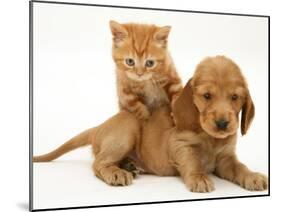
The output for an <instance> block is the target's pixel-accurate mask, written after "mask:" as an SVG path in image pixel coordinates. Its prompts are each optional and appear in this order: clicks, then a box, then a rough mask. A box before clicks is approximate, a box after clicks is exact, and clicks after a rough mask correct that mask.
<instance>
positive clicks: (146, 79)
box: [110, 21, 182, 119]
mask: <svg viewBox="0 0 281 212" xmlns="http://www.w3.org/2000/svg"><path fill="white" fill-rule="evenodd" d="M110 28H111V32H112V35H113V47H112V56H113V60H114V62H115V64H116V72H117V92H118V97H119V105H120V109H126V110H128V111H130V112H132V113H134V114H136V116H137V118H139V119H147V118H148V117H149V115H150V113H151V111H153V110H154V109H155V108H158V107H159V106H161V105H163V104H167V103H168V104H169V103H170V102H174V100H175V99H176V97H177V96H178V95H179V93H180V92H181V90H182V84H181V80H180V78H179V77H178V74H177V72H176V69H175V67H174V64H173V61H172V58H171V56H170V55H169V52H168V50H167V38H168V35H169V32H170V29H171V27H170V26H164V27H158V26H155V25H145V24H133V23H129V24H119V23H117V22H116V21H110Z"/></svg>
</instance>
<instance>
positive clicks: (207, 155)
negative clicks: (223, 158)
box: [201, 141, 228, 172]
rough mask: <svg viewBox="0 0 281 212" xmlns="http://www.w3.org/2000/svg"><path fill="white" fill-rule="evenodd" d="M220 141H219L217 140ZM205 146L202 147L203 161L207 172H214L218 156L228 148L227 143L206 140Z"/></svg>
mask: <svg viewBox="0 0 281 212" xmlns="http://www.w3.org/2000/svg"><path fill="white" fill-rule="evenodd" d="M217 142H218V141H217ZM205 144H206V145H204V148H202V155H203V157H202V158H201V162H202V164H203V165H204V167H205V170H206V171H207V172H213V171H214V170H215V167H216V161H217V156H218V155H219V154H220V153H221V152H223V151H225V149H227V146H228V145H227V144H225V143H219V144H218V143H214V142H213V141H210V142H206V143H205Z"/></svg>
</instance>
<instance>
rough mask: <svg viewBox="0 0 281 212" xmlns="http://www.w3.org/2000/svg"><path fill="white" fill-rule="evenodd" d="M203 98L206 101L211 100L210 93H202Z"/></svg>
mask: <svg viewBox="0 0 281 212" xmlns="http://www.w3.org/2000/svg"><path fill="white" fill-rule="evenodd" d="M203 96H204V98H205V99H206V100H210V99H211V98H212V96H211V94H210V93H208V92H207V93H204V95H203Z"/></svg>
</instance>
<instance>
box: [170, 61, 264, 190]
mask: <svg viewBox="0 0 281 212" xmlns="http://www.w3.org/2000/svg"><path fill="white" fill-rule="evenodd" d="M240 111H242V115H241V133H242V135H244V134H245V133H246V132H247V130H248V128H249V126H250V124H251V122H252V120H253V118H254V114H255V107H254V103H253V101H252V99H251V96H250V93H249V90H248V86H247V83H246V80H245V79H244V77H243V76H242V73H241V71H240V69H239V67H238V66H237V65H236V64H235V63H234V62H233V61H231V60H230V59H228V58H226V57H223V56H217V57H210V58H206V59H205V60H203V61H202V62H201V63H200V64H199V65H198V66H197V69H196V71H195V74H194V76H193V78H192V79H191V80H190V81H189V82H188V84H187V85H186V86H185V88H184V91H183V94H182V95H181V96H180V98H179V99H178V100H177V102H176V104H175V109H174V111H173V112H174V117H175V121H176V126H177V129H178V133H177V135H176V136H175V138H174V139H175V140H174V142H172V143H171V145H170V155H171V158H173V161H174V162H175V163H176V166H177V169H178V170H179V171H180V173H181V175H182V177H183V179H184V181H185V182H186V184H187V186H188V187H190V189H191V190H192V191H198V192H206V191H211V190H213V189H214V186H213V183H212V182H211V180H210V179H209V177H208V175H207V174H208V173H210V172H213V173H214V174H215V175H217V176H218V177H221V178H224V179H227V180H229V181H232V182H234V183H237V184H238V185H240V186H242V187H244V188H246V189H248V190H264V189H266V188H267V178H266V177H265V176H264V175H262V174H260V173H255V172H252V171H250V170H249V169H248V168H247V167H246V166H245V165H244V164H242V163H241V162H239V161H238V159H237V157H236V154H235V146H236V139H237V135H236V131H237V129H238V127H239V112H240Z"/></svg>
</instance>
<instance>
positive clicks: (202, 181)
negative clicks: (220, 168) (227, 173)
mask: <svg viewBox="0 0 281 212" xmlns="http://www.w3.org/2000/svg"><path fill="white" fill-rule="evenodd" d="M187 186H188V187H189V189H190V191H191V192H200V193H205V192H211V191H213V190H215V187H214V183H213V181H212V180H211V179H210V178H209V177H208V176H207V175H205V174H196V175H191V176H189V177H188V179H187Z"/></svg>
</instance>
